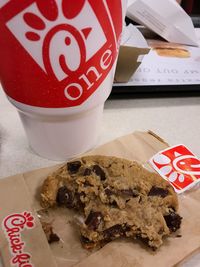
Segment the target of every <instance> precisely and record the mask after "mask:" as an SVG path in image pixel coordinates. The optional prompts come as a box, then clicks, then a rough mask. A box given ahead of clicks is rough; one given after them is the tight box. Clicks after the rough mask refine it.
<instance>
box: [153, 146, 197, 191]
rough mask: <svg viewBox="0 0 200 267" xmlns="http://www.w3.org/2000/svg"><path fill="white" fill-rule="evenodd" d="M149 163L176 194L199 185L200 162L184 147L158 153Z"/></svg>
mask: <svg viewBox="0 0 200 267" xmlns="http://www.w3.org/2000/svg"><path fill="white" fill-rule="evenodd" d="M149 162H150V164H151V166H152V167H153V168H154V169H155V170H156V171H157V172H158V173H159V174H160V175H161V176H162V177H163V178H164V179H165V180H167V181H168V182H169V183H171V185H172V186H173V187H174V189H175V191H176V192H177V193H182V192H184V191H186V190H188V189H191V188H192V187H193V186H195V185H196V184H197V183H200V160H199V159H198V158H197V157H196V156H195V155H194V154H193V153H192V152H191V151H190V150H189V149H188V148H187V147H186V146H184V145H177V146H173V147H169V148H167V149H165V150H163V151H160V152H159V153H157V154H156V155H154V156H153V157H152V158H151V159H150V160H149Z"/></svg>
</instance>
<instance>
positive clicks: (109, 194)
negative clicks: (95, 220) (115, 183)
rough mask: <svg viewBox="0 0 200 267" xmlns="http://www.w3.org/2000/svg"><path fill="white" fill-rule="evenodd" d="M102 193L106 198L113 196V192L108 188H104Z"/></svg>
mask: <svg viewBox="0 0 200 267" xmlns="http://www.w3.org/2000/svg"><path fill="white" fill-rule="evenodd" d="M104 192H105V193H106V195H107V196H112V195H113V191H112V190H110V189H109V188H105V190H104Z"/></svg>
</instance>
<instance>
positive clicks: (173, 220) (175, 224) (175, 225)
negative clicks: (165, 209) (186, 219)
mask: <svg viewBox="0 0 200 267" xmlns="http://www.w3.org/2000/svg"><path fill="white" fill-rule="evenodd" d="M164 218H165V221H166V224H167V226H168V227H169V229H170V231H171V232H176V230H178V229H179V228H180V226H181V220H182V217H181V216H180V215H178V214H177V213H175V212H170V213H169V214H168V215H165V216H164Z"/></svg>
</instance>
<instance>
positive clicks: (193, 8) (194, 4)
mask: <svg viewBox="0 0 200 267" xmlns="http://www.w3.org/2000/svg"><path fill="white" fill-rule="evenodd" d="M177 2H179V3H181V5H182V7H183V8H184V9H185V11H186V12H187V13H188V14H190V15H200V1H199V0H182V1H181V0H177Z"/></svg>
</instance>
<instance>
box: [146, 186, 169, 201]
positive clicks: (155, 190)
mask: <svg viewBox="0 0 200 267" xmlns="http://www.w3.org/2000/svg"><path fill="white" fill-rule="evenodd" d="M168 194H169V191H168V190H167V189H164V188H161V187H156V186H152V188H151V190H150V191H149V193H148V196H160V197H162V198H165V197H166V196H167V195H168Z"/></svg>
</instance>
